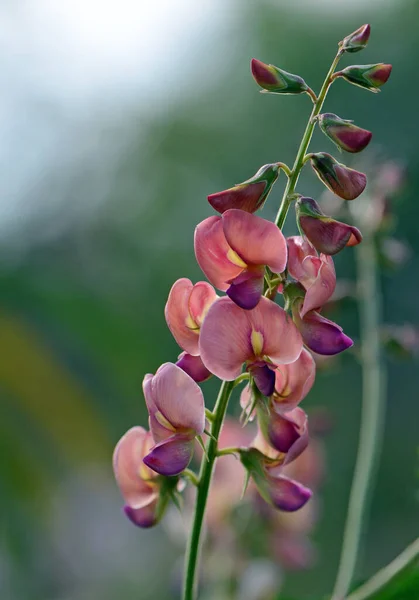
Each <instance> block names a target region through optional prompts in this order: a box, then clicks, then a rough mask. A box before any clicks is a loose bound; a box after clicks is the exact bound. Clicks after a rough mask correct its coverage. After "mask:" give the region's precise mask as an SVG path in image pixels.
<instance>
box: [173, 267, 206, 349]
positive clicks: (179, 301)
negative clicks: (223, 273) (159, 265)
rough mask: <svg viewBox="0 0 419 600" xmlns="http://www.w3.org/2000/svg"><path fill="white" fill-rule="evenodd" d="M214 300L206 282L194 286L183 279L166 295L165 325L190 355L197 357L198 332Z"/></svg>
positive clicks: (199, 282)
mask: <svg viewBox="0 0 419 600" xmlns="http://www.w3.org/2000/svg"><path fill="white" fill-rule="evenodd" d="M216 298H217V293H216V291H215V290H214V288H213V287H212V286H211V285H210V284H209V283H207V282H206V281H198V283H196V284H195V285H193V284H192V282H191V281H190V280H189V279H186V278H185V277H183V278H182V279H178V280H177V281H176V282H175V283H174V284H173V286H172V289H171V290H170V292H169V297H168V299H167V303H166V306H165V309H164V315H165V317H166V322H167V325H168V327H169V329H170V331H171V332H172V335H173V337H174V338H175V340H176V341H177V343H178V344H179V346H180V347H181V348H182V349H183V350H185V351H186V352H188V354H192V356H197V355H198V354H199V344H198V340H199V330H200V327H201V325H202V322H203V320H204V318H205V315H206V313H207V312H208V309H209V307H210V306H211V304H212V303H213V302H214V300H215V299H216Z"/></svg>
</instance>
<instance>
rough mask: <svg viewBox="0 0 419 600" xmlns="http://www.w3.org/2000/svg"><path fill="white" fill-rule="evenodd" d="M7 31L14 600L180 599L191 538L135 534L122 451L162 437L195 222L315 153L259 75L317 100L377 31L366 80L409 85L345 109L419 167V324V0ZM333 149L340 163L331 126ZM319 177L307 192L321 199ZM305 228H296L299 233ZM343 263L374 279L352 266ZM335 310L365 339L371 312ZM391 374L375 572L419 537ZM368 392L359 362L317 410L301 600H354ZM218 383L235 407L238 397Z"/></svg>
mask: <svg viewBox="0 0 419 600" xmlns="http://www.w3.org/2000/svg"><path fill="white" fill-rule="evenodd" d="M0 15H1V25H0V32H1V36H0V47H1V52H0V65H1V69H0V80H1V82H2V84H3V85H2V90H3V91H2V94H1V98H0V131H1V139H2V144H1V148H0V175H1V176H0V180H1V182H2V184H1V188H2V191H1V195H0V589H1V594H0V596H1V598H2V600H38V599H42V600H87V599H89V600H96V599H99V598H100V599H101V600H111V599H113V598H116V597H123V598H124V599H125V600H131V599H133V600H134V599H136V600H140V599H141V600H148V599H151V598H153V600H159V599H166V598H168V597H175V591H174V590H175V587H176V586H175V584H174V581H175V580H176V569H177V568H178V567H179V561H180V560H181V556H182V543H183V540H182V539H179V540H178V542H176V540H174V537H173V535H171V536H168V534H167V531H166V530H165V528H167V525H166V526H165V525H164V524H163V525H161V526H159V527H158V528H157V529H153V530H151V531H140V530H137V529H135V528H134V527H132V526H131V525H130V524H129V523H128V521H127V520H126V519H124V517H123V515H122V514H121V504H122V502H121V498H120V496H119V492H118V490H117V489H116V485H115V483H114V480H113V475H112V471H111V454H112V450H113V447H114V445H115V443H116V442H117V440H118V439H119V438H120V437H121V435H122V434H123V433H124V432H125V430H126V429H128V428H129V427H131V426H132V425H134V424H143V425H145V424H146V413H145V407H144V402H143V397H142V393H141V381H142V378H143V376H144V374H145V373H147V372H154V371H155V370H156V369H157V368H158V366H159V365H160V363H162V362H165V361H167V360H172V361H173V360H175V359H176V357H177V354H178V352H179V350H178V348H177V346H176V344H175V342H174V341H173V339H172V338H171V335H170V333H169V331H168V329H167V328H166V324H165V321H164V316H163V308H164V305H165V302H166V298H167V294H168V291H169V289H170V286H171V285H172V283H173V282H174V281H175V280H176V279H177V278H178V277H182V276H186V277H189V278H191V279H192V280H194V281H196V280H198V278H201V274H200V271H199V268H198V266H197V265H196V263H195V260H194V254H193V229H194V226H195V225H196V223H197V222H198V221H200V220H202V219H203V218H205V217H207V216H208V215H210V214H212V210H211V207H210V206H209V205H208V203H207V201H206V196H207V194H209V193H212V192H215V191H218V190H221V189H224V188H226V187H230V186H231V185H233V184H234V183H237V182H240V181H243V180H244V179H247V178H248V177H250V176H251V175H252V174H253V173H254V172H256V170H257V169H258V168H259V166H261V165H262V164H265V163H267V162H274V161H278V160H281V161H284V162H287V163H292V161H293V158H294V156H295V153H296V149H297V147H298V144H299V140H300V138H301V135H302V131H303V129H304V126H305V122H306V119H307V116H308V114H309V110H310V102H309V100H308V98H307V97H284V98H280V97H274V96H261V95H260V94H259V93H258V89H257V86H256V85H255V83H254V82H253V80H252V78H251V76H250V74H249V61H250V59H251V58H252V57H253V56H255V57H258V58H259V59H261V60H263V61H266V62H272V63H274V64H277V65H278V66H281V67H283V68H285V69H286V70H288V71H291V72H294V73H298V74H300V75H302V76H303V77H304V78H305V79H306V81H307V82H308V83H309V85H311V86H312V87H313V88H314V89H315V90H316V89H318V88H319V86H320V84H321V82H322V80H323V77H324V74H325V73H326V71H327V69H328V67H329V64H330V62H331V60H332V59H333V56H334V53H335V49H336V43H337V42H338V41H339V40H340V39H342V37H344V36H345V35H346V34H348V33H350V32H351V31H352V30H354V29H355V28H357V27H358V26H360V25H361V24H363V23H365V22H370V23H371V24H372V36H371V40H370V44H369V47H368V48H367V49H366V50H365V51H364V52H363V53H362V55H361V54H357V55H353V56H352V58H351V57H350V58H349V59H348V58H345V59H344V63H343V64H344V65H348V64H351V62H352V63H355V64H359V63H373V62H391V63H392V64H393V65H394V69H393V74H392V77H391V79H390V81H389V83H388V84H387V86H386V87H385V88H384V89H383V92H382V94H379V95H374V94H370V93H368V92H366V91H363V90H360V89H358V88H355V87H353V86H350V85H347V84H345V83H344V82H343V81H338V82H337V83H336V85H334V86H333V87H332V89H331V92H330V95H329V97H328V100H327V104H326V110H327V111H330V112H336V113H337V114H339V115H340V116H342V117H344V118H349V119H354V120H355V122H356V123H357V124H358V125H360V126H361V127H366V128H368V129H370V130H372V131H373V133H374V138H373V140H374V143H375V146H376V149H377V148H378V152H380V153H381V154H382V156H384V157H386V158H394V159H396V160H398V161H400V162H401V163H403V164H405V165H406V166H407V169H408V185H407V186H406V187H405V188H404V191H403V194H402V197H401V198H400V199H399V202H398V204H397V207H396V212H397V217H398V224H397V236H398V237H399V238H401V239H402V240H404V241H405V242H407V243H408V244H409V245H410V247H411V249H412V258H411V260H410V261H409V262H408V263H407V264H406V266H405V267H404V268H402V269H401V270H399V271H397V272H395V273H385V274H384V275H383V276H382V286H383V294H384V310H385V319H386V320H387V321H388V322H391V323H399V324H402V323H405V322H413V323H416V324H417V321H418V315H419V313H418V310H419V309H418V303H417V296H418V293H419V280H418V277H417V273H418V269H419V259H418V256H419V236H418V232H419V228H418V222H419V204H418V202H417V198H416V188H417V186H418V184H419V181H418V180H419V175H418V162H417V139H418V127H417V117H416V115H417V108H416V105H417V98H416V96H417V93H418V92H419V80H418V77H417V62H418V60H419V37H418V35H417V22H418V19H419V3H418V2H417V1H416V0H410V1H409V0H406V1H403V0H381V1H380V0H375V1H374V2H373V1H370V2H369V3H368V6H366V5H365V3H364V2H361V1H356V0H353V1H351V2H349V1H347V0H340V1H339V0H335V1H333V2H332V1H327V0H317V1H316V2H314V1H311V0H305V1H299V0H296V1H295V2H291V1H288V2H286V1H281V0H277V1H272V2H269V1H260V2H256V1H255V2H251V1H249V0H242V1H239V0H212V1H210V0H208V1H202V2H198V3H194V2H192V1H190V0H186V1H184V0H179V1H178V2H170V1H169V0H167V1H164V2H155V3H154V4H153V5H152V6H151V5H149V3H146V2H145V1H143V0H140V1H139V2H134V1H132V2H130V1H128V0H120V1H119V2H116V1H114V0H112V1H109V2H98V1H96V0H86V1H84V2H82V1H81V0H77V1H73V2H70V1H69V0H60V2H58V3H54V2H52V0H50V1H48V0H26V1H23V2H19V3H13V2H7V0H3V1H2V2H1V4H0ZM311 149H313V150H317V151H320V150H325V151H328V152H332V153H335V151H334V149H333V147H332V146H331V145H330V143H329V142H328V141H327V140H326V139H325V138H323V137H322V136H321V133H319V132H317V133H316V134H315V137H314V139H313V143H312V146H311ZM376 151H377V150H376ZM367 152H368V151H367ZM338 158H339V157H338ZM343 160H344V161H345V162H346V163H347V164H351V162H350V159H347V157H346V156H345V158H343ZM306 171H307V172H304V174H303V176H302V178H301V181H300V185H299V191H301V192H303V193H306V194H307V195H312V196H314V197H316V196H319V195H320V194H321V193H322V187H321V184H320V183H319V182H318V180H317V179H316V178H315V177H314V176H313V174H312V172H310V170H309V169H307V170H306ZM284 179H285V178H284V177H283V176H282V181H281V179H280V180H279V182H278V184H277V186H276V188H275V189H274V191H273V193H272V194H271V196H270V198H269V202H268V204H267V206H266V208H265V209H264V216H265V217H266V218H272V217H273V216H274V214H275V212H276V208H277V206H278V203H279V200H280V197H281V193H282V189H283V185H284ZM358 202H362V198H361V199H360V200H359V201H358ZM287 227H288V229H287V232H288V233H293V232H294V231H295V229H294V227H295V226H294V223H293V219H292V218H290V219H289V220H288V223H287ZM336 265H337V271H338V276H343V277H351V276H353V272H354V264H353V255H352V252H351V251H347V252H345V253H343V255H342V256H341V255H340V256H339V257H338V259H337V260H336ZM334 316H335V317H336V319H337V320H338V321H339V323H341V324H342V325H343V326H344V328H345V331H346V332H347V333H348V334H349V335H351V337H355V338H357V336H358V333H357V328H358V324H357V323H358V321H357V313H356V307H355V306H353V305H352V304H350V303H349V304H348V305H345V307H344V309H342V310H341V311H340V312H339V314H335V315H334ZM388 367H389V385H388V410H387V415H386V429H385V440H384V451H383V454H382V458H381V462H380V467H379V472H378V482H377V487H376V490H375V493H374V497H373V500H372V511H371V518H370V523H369V529H368V535H367V536H366V538H365V540H364V543H365V545H364V549H363V552H362V555H361V560H360V568H359V572H358V574H357V575H358V578H359V579H362V578H364V577H367V576H368V575H370V574H371V573H373V572H374V571H375V570H376V569H377V568H378V567H380V566H382V565H384V564H385V563H386V562H388V561H389V560H391V559H392V558H393V557H394V556H395V555H396V554H397V553H398V552H399V551H401V550H402V548H403V547H404V546H405V545H406V544H407V543H408V542H410V541H411V540H413V539H414V538H415V537H416V536H417V535H418V533H419V525H418V503H417V491H418V486H419V482H418V480H417V467H418V455H417V446H418V425H417V424H418V418H419V403H418V391H417V390H418V375H417V364H415V363H414V362H391V363H389V365H388ZM360 384H361V378H360V368H359V365H358V364H357V363H356V362H355V360H353V358H352V357H350V356H349V357H346V356H345V357H343V358H342V360H340V361H339V362H338V364H337V365H336V366H335V367H334V368H333V369H331V370H330V371H327V372H324V373H320V374H319V376H318V378H317V382H316V385H315V387H314V390H313V391H312V392H311V393H310V396H309V397H308V399H307V400H306V402H305V407H306V408H307V407H308V408H312V407H316V406H321V407H326V408H327V409H328V411H329V413H330V415H331V419H332V423H333V429H332V432H331V434H330V435H329V436H328V437H327V439H326V455H327V476H326V481H325V484H324V486H323V489H322V511H321V519H320V522H319V524H318V527H317V530H316V533H315V536H314V540H315V543H316V544H317V547H318V553H319V556H318V561H317V564H316V565H315V567H314V568H313V569H312V570H310V571H307V572H306V573H304V574H303V576H302V575H301V574H294V575H292V574H291V575H290V576H288V577H287V580H286V588H285V593H286V594H288V595H290V596H294V597H297V596H298V597H300V598H313V597H318V596H320V595H322V594H325V593H327V592H329V591H330V589H331V587H332V583H333V577H334V574H335V571H336V567H337V561H338V555H339V548H340V542H341V534H342V528H343V522H344V516H345V510H346V504H347V498H348V492H349V486H350V481H351V475H352V470H353V465H354V459H355V452H356V443H357V431H358V425H359V417H360V402H361V398H360V390H361V385H360ZM205 390H206V392H207V398H208V403H209V404H211V403H212V401H213V399H212V397H213V394H214V393H215V386H214V384H210V385H206V387H205ZM180 537H181V536H180Z"/></svg>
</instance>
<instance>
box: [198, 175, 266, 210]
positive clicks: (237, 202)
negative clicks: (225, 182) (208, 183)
mask: <svg viewBox="0 0 419 600" xmlns="http://www.w3.org/2000/svg"><path fill="white" fill-rule="evenodd" d="M265 187H266V183H265V182H264V181H259V182H257V183H252V184H239V185H236V186H234V187H232V188H230V189H228V190H223V191H222V192H216V193H215V194H210V195H209V196H208V202H209V203H210V204H211V206H212V207H213V208H214V209H215V210H217V211H218V212H219V213H224V212H225V211H226V210H228V209H230V208H238V209H240V210H243V211H247V212H249V213H253V212H255V210H257V209H258V208H260V206H259V204H260V203H259V200H260V198H261V196H262V194H263V192H264V191H265Z"/></svg>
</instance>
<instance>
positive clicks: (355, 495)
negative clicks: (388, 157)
mask: <svg viewBox="0 0 419 600" xmlns="http://www.w3.org/2000/svg"><path fill="white" fill-rule="evenodd" d="M356 258H357V279H358V286H359V289H358V306H359V314H360V330H361V359H362V415H361V427H360V433H359V443H358V452H357V457H356V464H355V471H354V476H353V481H352V488H351V493H350V496H349V504H348V513H347V517H346V523H345V529H344V536H343V543H342V550H341V557H340V563H339V568H338V573H337V577H336V583H335V588H334V591H333V596H332V600H343V599H344V598H345V597H346V595H347V593H348V591H349V589H350V587H351V583H352V581H353V577H354V574H355V569H356V565H357V559H358V556H359V550H360V543H361V537H362V532H363V524H364V521H365V519H366V518H367V516H368V512H369V502H370V492H371V490H372V489H373V486H374V482H375V473H376V467H377V465H378V459H379V456H380V454H381V447H382V436H383V428H384V413H385V394H386V373H385V366H384V363H383V357H382V351H381V343H380V325H381V312H382V307H381V290H380V286H379V282H378V268H377V254H376V247H375V241H374V234H373V233H372V232H367V233H366V235H365V236H364V240H363V242H362V244H360V245H359V246H358V247H357V248H356Z"/></svg>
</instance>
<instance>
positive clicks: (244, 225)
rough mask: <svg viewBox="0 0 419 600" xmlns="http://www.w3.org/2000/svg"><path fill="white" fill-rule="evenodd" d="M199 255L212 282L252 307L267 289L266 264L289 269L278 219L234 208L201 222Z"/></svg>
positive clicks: (197, 242) (197, 240)
mask: <svg viewBox="0 0 419 600" xmlns="http://www.w3.org/2000/svg"><path fill="white" fill-rule="evenodd" d="M195 255H196V259H197V261H198V263H199V266H200V267H201V269H202V270H203V272H204V273H205V275H206V276H207V277H208V279H209V280H210V282H211V283H212V284H213V285H214V286H215V287H217V288H218V289H219V290H222V291H226V292H227V295H228V296H229V297H230V298H231V299H232V300H233V301H234V302H235V303H236V304H238V306H240V307H241V308H245V309H248V310H250V309H252V308H254V307H255V306H256V305H257V303H258V302H259V299H260V297H261V295H262V293H263V279H264V271H265V265H266V266H268V267H269V268H270V269H271V271H273V272H274V273H281V272H282V271H283V270H284V269H285V267H286V263H287V245H286V241H285V238H284V236H283V234H282V232H281V230H280V229H279V228H278V227H277V226H276V225H275V224H274V223H271V222H270V221H266V220H265V219H262V218H261V217H257V216H255V215H252V214H250V213H247V212H245V211H242V210H237V209H231V210H227V211H226V212H224V213H223V215H222V216H221V217H218V216H214V217H209V218H208V219H205V221H202V223H200V224H199V225H198V226H197V228H196V230H195Z"/></svg>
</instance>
